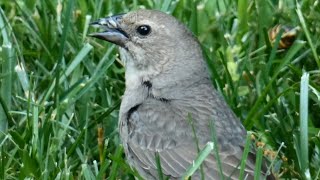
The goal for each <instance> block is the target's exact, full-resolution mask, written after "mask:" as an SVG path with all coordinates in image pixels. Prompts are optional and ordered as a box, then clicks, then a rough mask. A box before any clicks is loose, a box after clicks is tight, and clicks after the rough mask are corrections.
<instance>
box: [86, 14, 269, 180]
mask: <svg viewBox="0 0 320 180" xmlns="http://www.w3.org/2000/svg"><path fill="white" fill-rule="evenodd" d="M92 25H95V26H98V27H100V28H102V29H104V31H103V32H97V33H93V34H91V36H93V37H96V38H99V39H102V40H106V41H109V42H111V43H114V44H117V45H118V46H119V47H120V55H121V59H122V61H123V62H124V64H125V69H126V72H125V78H126V90H125V93H124V96H123V99H122V103H121V107H120V120H119V132H120V137H121V140H122V143H123V146H124V149H125V154H126V157H127V160H128V162H129V164H130V165H131V166H132V167H134V168H136V169H137V171H138V172H139V173H140V175H141V176H143V177H144V178H145V179H148V180H149V179H158V177H159V176H158V171H157V164H156V160H155V154H156V153H158V154H159V156H160V162H161V167H162V172H163V174H164V175H166V176H168V177H169V178H170V179H180V178H181V176H182V175H183V173H185V172H186V169H187V168H188V167H189V166H190V165H191V164H192V163H193V161H194V160H195V159H196V157H197V155H198V149H197V143H196V140H195V135H196V139H197V141H198V146H199V148H200V149H202V148H203V147H204V146H205V145H206V144H207V143H208V142H210V141H212V136H211V131H210V129H211V128H210V124H213V125H215V129H216V137H217V141H218V147H219V156H220V159H221V163H222V167H221V168H222V172H223V176H225V178H231V179H238V178H239V164H240V161H241V157H242V153H243V149H244V143H245V137H246V134H247V132H246V130H245V129H244V127H243V126H242V124H241V122H240V121H239V119H238V118H237V117H236V116H235V115H234V113H233V112H232V110H231V109H230V108H229V106H228V105H227V104H226V102H225V101H224V99H223V98H222V97H221V95H220V94H219V93H218V92H217V91H216V90H215V89H214V88H213V86H212V84H211V80H210V78H209V73H208V70H207V65H206V63H205V61H204V57H203V55H202V50H201V48H200V45H199V42H198V41H197V39H196V38H195V37H194V36H193V35H192V33H191V32H190V31H189V30H188V29H187V28H186V27H185V26H184V25H183V24H182V23H180V22H178V21H177V20H176V19H175V18H174V17H172V16H170V15H167V14H165V13H163V12H159V11H155V10H138V11H135V12H130V13H128V14H122V15H117V16H111V17H107V18H102V19H99V20H98V21H96V22H93V23H92ZM188 117H189V119H190V117H191V121H192V124H193V127H194V129H195V133H193V130H192V125H191V124H190V123H189V121H188ZM194 134H195V135H194ZM202 166H203V171H204V176H205V179H220V178H221V176H220V174H219V167H218V165H217V161H216V159H215V157H214V155H213V153H212V154H210V155H209V156H208V157H207V158H206V159H205V161H204V162H203V164H202ZM254 168H255V158H254V155H253V154H249V158H248V159H247V161H246V168H245V176H246V178H247V179H253V176H254ZM261 174H262V176H264V175H265V174H264V173H263V172H262V173H261ZM200 178H201V173H200V172H199V170H198V171H196V172H195V173H194V174H193V176H192V179H200Z"/></svg>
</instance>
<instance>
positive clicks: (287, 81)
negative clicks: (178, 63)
mask: <svg viewBox="0 0 320 180" xmlns="http://www.w3.org/2000/svg"><path fill="white" fill-rule="evenodd" d="M0 7H1V9H0V33H1V36H0V44H1V48H0V69H1V70H0V179H24V178H35V179H39V178H40V179H56V178H57V179H60V178H61V179H103V178H109V179H126V178H129V179H134V177H138V178H140V177H139V175H138V174H137V172H136V171H135V170H132V169H131V168H130V167H129V166H128V165H127V164H126V162H125V158H124V156H123V148H122V146H121V145H120V140H119V137H118V130H117V121H118V109H119V103H120V101H121V95H122V94H123V91H124V70H123V67H122V63H121V62H120V60H119V57H118V55H117V50H116V48H115V46H114V45H111V44H110V43H107V42H102V41H98V40H95V39H91V38H88V37H87V36H86V34H87V33H88V32H90V31H92V30H91V29H88V28H89V26H88V24H89V22H90V21H91V20H93V19H97V18H99V17H104V16H108V15H111V14H117V13H122V12H128V11H131V10H135V9H139V8H148V9H158V10H161V11H164V12H167V13H170V14H172V15H174V16H175V17H177V18H178V19H179V20H180V21H182V22H183V23H184V24H186V25H187V26H188V27H189V28H190V29H191V30H192V31H193V32H194V34H195V35H197V37H198V39H199V41H200V42H201V44H202V46H203V50H204V53H205V55H206V57H207V61H208V64H209V69H210V72H211V75H212V82H213V84H214V86H215V87H216V88H217V89H218V91H220V92H221V93H222V94H223V96H224V97H225V99H226V101H227V102H228V104H229V105H230V107H231V108H232V109H233V110H234V112H235V113H236V114H237V116H238V117H239V118H240V119H241V121H242V122H243V123H244V125H245V127H246V128H247V130H251V131H253V132H254V134H255V139H256V140H257V141H258V142H263V143H264V144H266V146H264V147H263V149H261V152H260V150H259V152H260V153H264V154H265V155H266V156H268V157H269V158H270V159H271V161H272V162H273V163H272V164H273V165H272V170H273V172H274V173H275V174H276V175H277V176H279V177H281V178H289V179H290V178H298V179H318V178H319V173H320V167H319V164H320V158H319V149H320V137H319V130H320V121H319V119H320V113H319V112H320V93H319V92H320V81H319V79H320V71H319V68H320V63H319V52H320V51H319V38H320V21H319V19H320V14H319V12H320V6H319V1H318V0H303V1H291V0H279V1H274V0H260V1H253V0H239V1H233V0H203V1H200V0H179V1H178V0H175V1H174V0H160V1H156V0H154V1H153V0H147V1H140V0H134V1H128V0H125V1H120V0H109V1H103V0H93V1H89V0H78V1H75V0H69V1H62V0H53V1H45V0H28V1H24V0H13V1H5V0H2V1H0ZM276 24H283V25H289V26H292V27H296V26H299V27H300V29H301V30H300V32H299V33H298V37H297V40H296V41H295V43H294V44H293V45H292V46H291V47H289V48H288V49H285V50H278V49H277V42H276V43H275V44H274V45H273V46H272V45H271V44H270V42H269V41H268V37H267V31H268V29H270V28H272V27H273V26H274V25H276ZM279 37H280V36H279ZM305 74H309V76H308V81H307V80H306V75H305ZM300 82H301V83H300ZM282 145H283V147H282ZM279 147H282V148H281V149H280V151H279V153H275V152H276V151H277V150H278V149H279ZM257 176H258V175H257Z"/></svg>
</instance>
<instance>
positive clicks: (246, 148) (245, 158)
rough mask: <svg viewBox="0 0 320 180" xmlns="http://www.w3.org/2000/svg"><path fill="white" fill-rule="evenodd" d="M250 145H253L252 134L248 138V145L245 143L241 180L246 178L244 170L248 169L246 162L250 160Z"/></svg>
mask: <svg viewBox="0 0 320 180" xmlns="http://www.w3.org/2000/svg"><path fill="white" fill-rule="evenodd" d="M250 144H251V133H250V132H248V133H247V137H246V143H245V146H244V150H243V153H242V158H241V164H240V175H239V179H243V178H244V170H245V168H246V161H247V159H248V154H249V151H250Z"/></svg>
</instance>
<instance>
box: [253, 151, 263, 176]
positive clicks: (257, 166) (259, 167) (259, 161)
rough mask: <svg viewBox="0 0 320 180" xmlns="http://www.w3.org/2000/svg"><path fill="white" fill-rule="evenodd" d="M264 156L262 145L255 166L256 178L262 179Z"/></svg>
mask: <svg viewBox="0 0 320 180" xmlns="http://www.w3.org/2000/svg"><path fill="white" fill-rule="evenodd" d="M262 157H263V149H262V148H261V147H259V148H258V151H257V153H256V165H255V168H254V179H260V175H261V164H262Z"/></svg>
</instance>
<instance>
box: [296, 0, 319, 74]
mask: <svg viewBox="0 0 320 180" xmlns="http://www.w3.org/2000/svg"><path fill="white" fill-rule="evenodd" d="M296 4H297V9H296V12H297V15H298V17H299V20H300V23H301V26H302V29H303V31H304V33H305V35H306V37H307V40H308V43H309V46H310V48H311V50H312V54H313V57H314V59H315V61H316V63H317V65H318V68H320V59H319V56H318V54H317V50H316V47H314V45H313V44H314V43H313V41H312V38H311V36H310V33H309V31H308V28H307V24H306V21H305V20H304V17H303V14H302V11H301V5H300V4H299V2H298V1H297V0H296Z"/></svg>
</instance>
